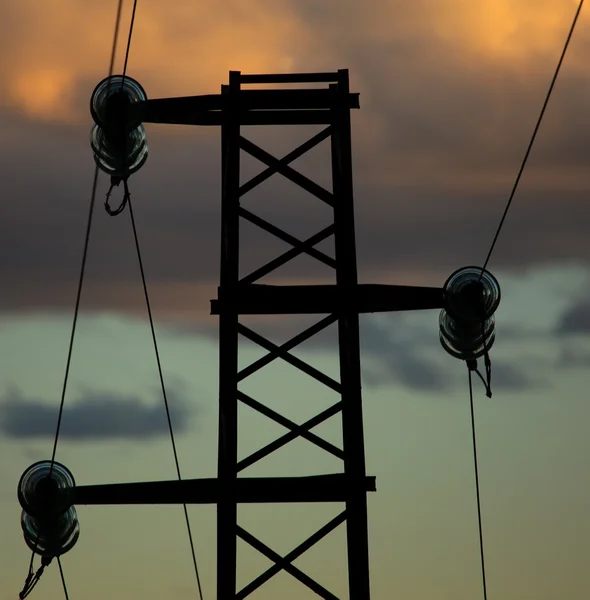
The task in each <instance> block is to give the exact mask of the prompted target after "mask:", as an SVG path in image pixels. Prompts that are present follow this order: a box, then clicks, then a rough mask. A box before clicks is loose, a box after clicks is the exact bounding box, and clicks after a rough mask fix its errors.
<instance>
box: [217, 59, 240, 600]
mask: <svg viewBox="0 0 590 600" xmlns="http://www.w3.org/2000/svg"><path fill="white" fill-rule="evenodd" d="M222 94H227V95H228V96H229V97H230V98H231V100H230V103H229V105H228V106H227V107H226V108H224V109H223V123H222V126H221V169H222V172H221V178H222V184H221V186H222V187H221V273H220V281H219V297H220V299H225V298H227V297H228V296H229V297H231V295H232V294H233V293H235V289H236V286H237V283H238V279H239V212H238V210H239V185H240V144H239V142H240V117H239V95H240V73H239V72H234V71H232V72H230V76H229V86H225V85H224V86H222ZM222 306H223V308H222V310H221V311H220V314H219V454H218V457H219V458H218V478H219V482H220V486H221V499H220V501H219V503H218V506H217V600H234V598H235V595H236V556H237V543H236V542H237V538H236V529H237V504H236V489H235V488H236V476H237V466H236V465H237V460H238V406H237V405H238V398H237V389H238V382H237V373H238V314H237V311H236V309H235V308H233V309H232V308H231V307H230V306H231V305H228V304H227V303H223V302H222Z"/></svg>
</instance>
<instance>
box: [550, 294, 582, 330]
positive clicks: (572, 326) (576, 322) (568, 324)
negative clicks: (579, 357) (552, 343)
mask: <svg viewBox="0 0 590 600" xmlns="http://www.w3.org/2000/svg"><path fill="white" fill-rule="evenodd" d="M555 333H556V334H558V335H569V334H585V335H586V334H588V333H590V301H588V299H586V298H582V299H581V300H579V301H578V302H576V303H575V304H573V305H572V306H570V307H569V308H568V309H567V310H566V311H565V312H564V313H563V314H562V315H561V317H560V319H559V321H558V323H557V326H556V328H555Z"/></svg>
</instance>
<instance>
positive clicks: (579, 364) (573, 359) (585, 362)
mask: <svg viewBox="0 0 590 600" xmlns="http://www.w3.org/2000/svg"><path fill="white" fill-rule="evenodd" d="M555 366H556V367H557V368H558V369H580V368H583V369H587V368H588V367H590V349H588V348H587V347H586V348H579V347H570V346H569V345H568V346H565V347H563V348H562V349H561V351H560V352H559V355H558V357H557V360H556V361H555Z"/></svg>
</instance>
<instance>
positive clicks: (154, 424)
mask: <svg viewBox="0 0 590 600" xmlns="http://www.w3.org/2000/svg"><path fill="white" fill-rule="evenodd" d="M167 395H168V401H169V406H170V412H171V413H172V414H171V417H172V424H173V427H174V429H175V432H176V433H183V432H184V431H186V430H187V427H188V417H189V416H190V414H189V410H188V408H187V405H186V403H185V402H184V401H182V400H181V398H180V397H179V396H178V395H177V394H176V393H171V392H170V391H168V394H167ZM57 414H58V410H57V407H56V406H50V405H48V404H47V402H45V401H43V400H41V399H39V398H30V397H29V398H27V397H24V396H22V395H21V394H20V392H18V391H17V390H9V391H8V392H6V393H5V394H4V395H3V396H2V397H1V398H0V432H2V433H3V434H4V435H6V436H8V437H13V438H53V436H54V435H55V429H56V425H57ZM168 434H169V429H168V422H167V420H166V414H165V411H164V405H163V402H162V403H161V404H158V405H147V404H146V403H145V402H143V401H142V399H140V398H139V397H137V396H122V395H117V394H115V393H112V392H87V393H86V394H84V395H83V396H82V397H80V398H78V399H77V400H76V401H75V402H72V403H69V402H66V404H65V407H64V411H63V417H62V425H61V429H60V439H64V440H65V439H68V440H73V441H94V440H111V439H122V440H146V439H151V438H155V437H159V436H162V435H168Z"/></svg>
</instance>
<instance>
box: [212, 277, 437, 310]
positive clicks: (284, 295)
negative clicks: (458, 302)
mask: <svg viewBox="0 0 590 600" xmlns="http://www.w3.org/2000/svg"><path fill="white" fill-rule="evenodd" d="M218 294H219V298H218V299H215V300H211V314H212V315H218V314H219V313H220V310H222V309H223V308H226V309H229V310H232V311H236V312H237V313H238V314H240V315H261V314H264V315H266V314H331V313H334V312H356V313H374V312H394V311H406V310H427V309H438V308H444V301H443V288H433V287H415V286H403V285H385V284H383V285H382V284H358V285H356V286H354V287H339V286H337V285H281V286H276V285H262V284H244V285H240V286H238V287H236V288H232V289H224V290H222V289H221V288H219V290H218Z"/></svg>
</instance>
